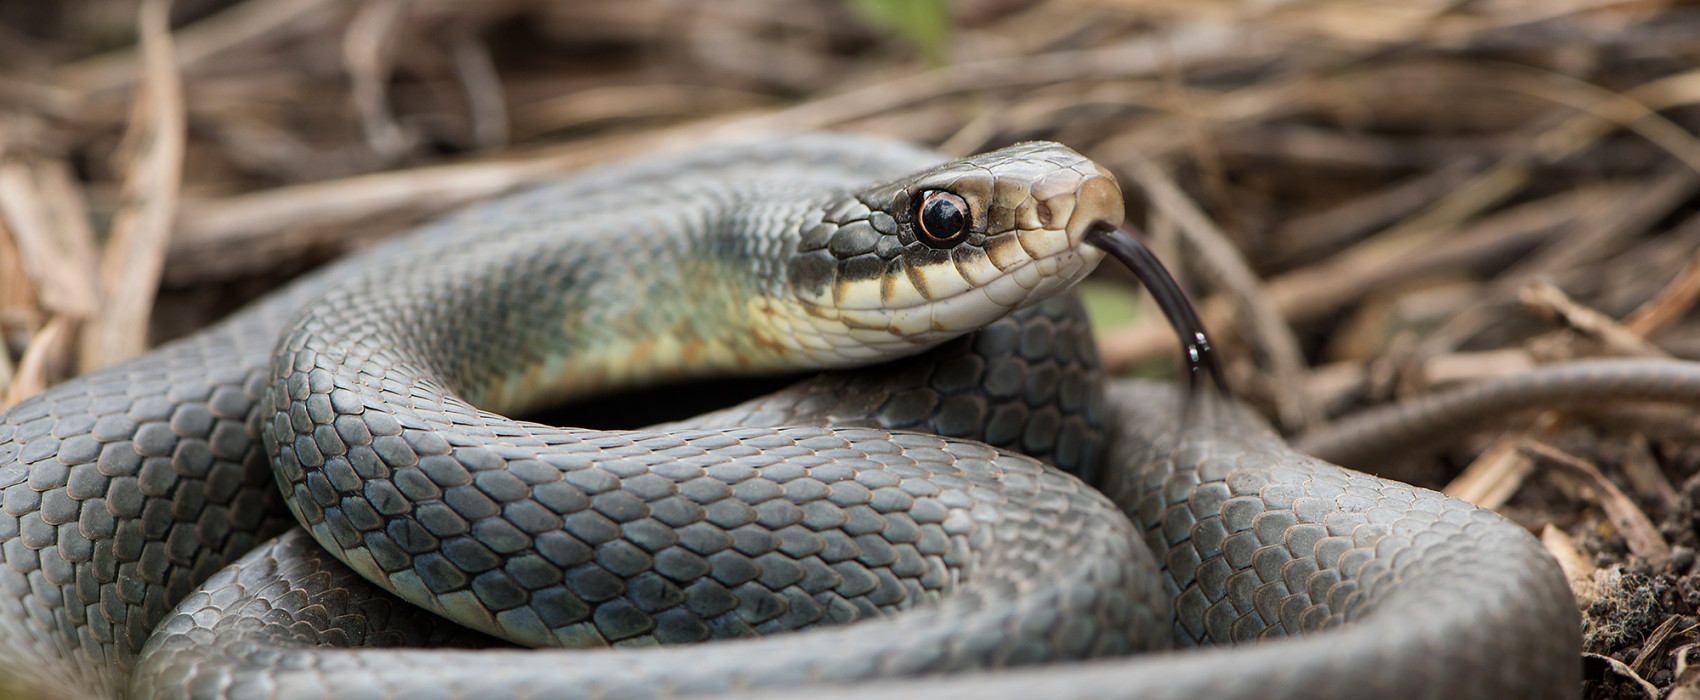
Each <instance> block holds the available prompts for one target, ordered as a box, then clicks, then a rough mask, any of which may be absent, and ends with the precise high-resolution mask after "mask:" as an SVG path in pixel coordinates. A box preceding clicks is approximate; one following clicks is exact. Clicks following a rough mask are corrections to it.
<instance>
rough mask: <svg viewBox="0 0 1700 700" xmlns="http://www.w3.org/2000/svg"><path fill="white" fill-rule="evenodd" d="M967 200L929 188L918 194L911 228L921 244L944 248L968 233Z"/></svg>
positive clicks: (951, 193)
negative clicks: (917, 233) (918, 201)
mask: <svg viewBox="0 0 1700 700" xmlns="http://www.w3.org/2000/svg"><path fill="white" fill-rule="evenodd" d="M969 215H970V213H969V209H968V200H965V199H963V198H962V197H961V196H959V195H957V194H955V193H953V192H946V191H944V190H932V191H930V192H927V193H926V194H923V195H921V203H920V204H919V205H917V206H916V207H915V228H916V230H918V231H919V232H920V236H919V237H920V239H921V242H922V243H926V244H927V245H929V246H931V247H934V248H948V247H950V246H952V245H955V244H956V243H957V242H959V241H961V240H962V239H963V238H966V237H967V236H968V229H969V225H968V224H969Z"/></svg>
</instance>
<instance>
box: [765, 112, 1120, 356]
mask: <svg viewBox="0 0 1700 700" xmlns="http://www.w3.org/2000/svg"><path fill="white" fill-rule="evenodd" d="M938 192H947V193H950V194H952V195H955V196H957V197H960V198H961V201H962V202H964V203H965V204H966V206H967V207H968V217H967V219H968V220H967V222H966V231H965V232H964V235H962V236H961V237H960V242H959V243H956V244H955V245H953V246H950V247H948V248H947V247H939V246H938V242H937V240H936V239H935V240H933V241H931V242H928V241H926V240H923V238H922V236H920V235H918V229H919V224H918V221H917V219H918V216H919V215H918V211H917V210H918V209H919V204H920V203H921V202H923V201H925V200H926V198H927V196H929V193H938ZM1123 216H1124V205H1123V202H1122V195H1121V188H1120V186H1119V185H1118V184H1117V183H1116V179H1115V177H1114V176H1113V175H1111V174H1110V172H1109V171H1108V170H1106V169H1105V168H1104V167H1102V166H1100V165H1098V164H1096V163H1093V162H1092V161H1090V160H1088V159H1086V158H1085V157H1084V156H1081V155H1080V154H1079V153H1076V152H1074V151H1073V150H1070V149H1068V148H1067V147H1065V146H1062V145H1059V144H1055V143H1049V142H1029V143H1022V144H1017V145H1014V146H1010V147H1008V148H1004V149H1001V150H998V151H993V152H991V153H986V154H983V155H979V156H974V157H971V158H965V159H962V160H957V161H952V162H950V163H945V164H943V165H940V166H937V167H935V168H932V169H930V170H927V171H924V172H921V173H918V174H915V175H912V176H910V177H908V178H904V179H901V180H897V181H895V182H890V183H885V184H882V185H877V186H874V187H870V188H867V189H865V190H862V191H860V192H857V193H855V194H853V195H851V196H849V197H846V198H844V199H842V200H839V201H837V202H834V203H832V204H829V205H827V206H825V207H823V208H822V214H821V218H820V219H819V221H818V222H811V224H809V225H807V226H804V227H803V233H802V236H801V238H800V239H799V241H798V246H797V253H796V254H795V257H794V259H793V260H792V262H791V264H790V265H789V268H788V274H789V282H790V288H791V291H792V293H793V294H794V295H795V308H794V309H793V310H792V311H791V313H789V314H788V316H790V318H788V319H787V320H786V322H785V323H784V324H783V325H785V326H787V327H789V328H792V329H796V328H799V327H807V328H811V329H814V330H816V331H818V332H819V333H822V334H826V335H827V336H829V339H828V340H827V342H826V345H828V346H830V347H831V348H833V352H832V353H831V355H832V357H824V356H820V355H821V354H820V353H818V352H815V353H812V354H813V355H814V356H816V358H817V359H818V361H819V362H820V365H821V366H841V365H844V364H849V363H853V362H864V361H868V360H874V359H880V358H885V357H891V356H894V355H904V354H910V353H914V352H918V351H920V350H922V349H925V348H928V347H931V346H933V345H936V344H938V343H940V342H943V341H945V340H947V339H949V338H952V337H955V336H957V335H960V334H962V333H966V332H968V331H972V330H974V329H977V328H979V327H981V326H984V325H986V324H987V323H991V322H992V321H995V320H997V319H998V318H1001V317H1002V316H1003V315H1004V314H1007V313H1009V312H1010V311H1013V310H1015V309H1018V308H1021V307H1023V306H1026V305H1028V304H1031V303H1034V302H1037V301H1040V300H1043V299H1045V298H1047V297H1049V296H1051V295H1053V294H1055V293H1057V292H1059V291H1061V290H1063V289H1065V288H1067V287H1069V286H1071V285H1073V284H1074V283H1075V282H1077V281H1079V280H1080V279H1081V278H1082V277H1085V276H1086V274H1088V273H1090V272H1091V271H1092V270H1093V269H1094V268H1095V267H1096V266H1097V264H1098V262H1099V261H1100V260H1102V259H1103V256H1104V253H1103V251H1101V250H1099V249H1098V248H1096V247H1094V246H1091V245H1088V244H1087V243H1086V238H1087V236H1088V234H1089V233H1090V232H1091V231H1093V230H1094V229H1096V228H1099V227H1102V226H1104V225H1110V226H1114V225H1116V224H1119V223H1120V222H1121V220H1122V218H1123ZM805 319H806V321H804V320H805ZM766 335H767V336H768V337H773V336H776V335H778V334H777V333H768V334H766ZM804 345H805V343H804V342H803V341H800V340H798V341H793V342H792V346H793V347H794V349H795V350H796V351H798V352H800V353H803V354H810V353H808V352H807V351H805V350H804ZM816 345H818V343H817V344H816Z"/></svg>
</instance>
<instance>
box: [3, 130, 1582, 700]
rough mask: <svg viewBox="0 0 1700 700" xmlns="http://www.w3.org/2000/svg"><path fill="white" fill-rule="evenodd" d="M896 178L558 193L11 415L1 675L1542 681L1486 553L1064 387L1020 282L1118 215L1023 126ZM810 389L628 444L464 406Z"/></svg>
mask: <svg viewBox="0 0 1700 700" xmlns="http://www.w3.org/2000/svg"><path fill="white" fill-rule="evenodd" d="M941 161H942V158H941V157H940V156H938V155H937V154H935V153H932V152H929V151H926V150H922V149H917V148H914V147H911V146H906V145H902V144H898V143H893V142H888V141H884V140H878V139H871V138H866V137H855V136H846V135H822V134H816V135H797V136H790V137H784V138H771V139H767V140H763V141H760V142H751V143H743V144H732V145H721V146H711V147H704V148H698V149H695V150H690V151H683V152H678V153H669V154H661V155H654V156H649V157H644V158H638V159H635V160H633V161H630V162H627V163H623V164H619V165H615V166H610V167H607V168H602V169H598V170H594V171H591V172H586V173H580V174H577V175H573V176H568V177H564V178H561V179H559V180H558V181H555V182H552V183H549V184H545V185H542V186H539V187H536V188H533V189H530V190H526V191H523V192H520V193H516V194H513V195H510V196H507V197H504V198H501V199H499V200H496V201H494V202H490V203H487V204H484V205H481V206H477V207H474V208H471V209H469V210H467V211H465V212H462V213H460V214H457V215H454V216H451V217H447V218H445V219H443V220H440V221H439V222H436V223H434V224H431V225H427V226H425V227H424V228H422V229H421V230H419V231H417V232H415V233H414V234H412V235H410V236H407V237H404V238H402V239H399V240H397V241H395V242H392V243H389V244H386V245H382V246H378V247H375V248H373V249H371V250H368V251H365V252H362V253H359V254H356V255H354V256H351V257H350V258H347V259H345V260H343V261H339V262H337V263H333V264H331V265H329V266H327V267H326V268H324V269H323V270H321V271H319V272H316V273H313V274H311V275H308V276H307V277H305V278H304V279H302V280H300V281H297V282H295V283H293V284H292V285H291V286H289V287H287V288H285V289H283V290H281V291H279V292H276V293H274V294H273V295H272V296H270V297H267V298H266V299H264V300H262V301H260V302H258V303H256V304H254V305H252V306H250V307H249V308H248V309H246V310H244V311H242V312H239V313H238V314H236V315H235V316H233V317H231V318H230V319H227V320H226V321H224V322H222V323H220V324H219V325H217V326H215V327H213V328H211V329H208V330H206V331H203V332H201V333H199V334H197V335H195V336H192V337H190V338H187V339H184V340H180V341H177V342H175V343H172V344H170V345H167V346H164V347H162V348H160V349H158V350H155V351H154V352H152V353H150V354H148V355H145V356H143V357H141V358H138V359H136V360H134V361H131V362H129V363H126V364H124V365H121V366H118V367H114V368H110V369H107V370H102V371H99V372H95V373H92V374H90V375H87V376H85V377H82V378H78V379H75V380H72V381H69V382H66V383H64V384H61V385H59V386H57V387H54V388H52V389H50V390H49V391H47V392H46V393H44V394H42V395H40V396H37V397H35V398H32V399H29V400H27V401H25V402H22V403H20V404H19V405H17V406H16V407H14V408H12V409H11V410H9V411H7V412H6V413H5V414H3V415H0V486H3V487H4V494H3V497H0V559H3V562H4V565H3V566H0V680H3V681H4V687H5V688H6V689H8V690H10V691H12V695H13V696H16V697H38V696H39V697H135V698H156V697H157V698H165V697H193V698H222V697H228V698H280V699H281V698H310V697H311V698H316V697H334V698H379V697H407V698H416V697H418V698H432V697H443V698H455V697H467V698H500V697H516V698H518V697H528V698H543V697H551V698H552V697H598V698H642V697H671V696H685V695H736V696H740V697H750V696H754V695H760V694H762V693H766V692H773V693H786V692H793V691H794V686H798V685H809V686H819V687H814V688H811V689H810V690H809V691H808V692H809V697H838V696H857V697H863V696H866V697H873V694H874V693H879V694H881V695H882V696H887V697H890V696H893V695H892V694H893V693H895V694H896V695H895V696H896V697H932V696H941V697H964V698H967V697H974V698H990V697H1010V698H1015V697H1082V698H1085V697H1094V698H1098V697H1151V698H1159V697H1173V698H1198V697H1292V698H1299V697H1306V698H1349V697H1379V698H1387V699H1394V698H1505V697H1575V696H1576V695H1577V693H1578V689H1579V673H1580V671H1579V665H1578V662H1577V652H1578V650H1579V648H1578V647H1579V634H1578V624H1579V621H1578V613H1577V610H1576V608H1575V604H1574V602H1573V600H1572V599H1571V597H1570V594H1569V591H1568V588H1567V587H1566V584H1565V581H1564V578H1563V576H1562V574H1561V573H1560V572H1559V570H1558V568H1557V566H1556V564H1554V563H1553V562H1552V561H1551V560H1550V559H1549V558H1548V557H1547V556H1546V555H1545V554H1544V553H1543V552H1542V550H1541V548H1540V547H1539V545H1538V544H1537V543H1536V542H1535V541H1534V540H1533V538H1531V537H1530V536H1529V535H1528V534H1527V533H1526V532H1524V531H1523V530H1522V529H1520V528H1518V527H1517V526H1515V525H1512V524H1510V523H1508V522H1506V521H1504V520H1502V519H1501V518H1499V517H1497V516H1495V515H1494V514H1492V513H1491V512H1488V511H1486V510H1482V509H1479V508H1476V507H1474V506H1471V505H1469V504H1467V503H1463V502H1460V501H1456V500H1452V499H1448V498H1445V497H1444V496H1441V495H1439V494H1436V493H1433V492H1430V491H1426V490H1423V489H1418V488H1415V487H1411V486H1407V485H1404V484H1400V483H1396V482H1391V481H1385V480H1381V479H1377V478H1374V477H1370V476H1367V475H1363V474H1359V473H1356V472H1351V471H1348V470H1344V469H1341V468H1339V467H1335V466H1332V465H1328V464H1326V463H1323V462H1320V461H1318V460H1315V459H1312V458H1309V457H1306V456H1304V455H1302V454H1299V453H1297V452H1294V451H1292V450H1291V449H1290V448H1288V447H1287V446H1286V445H1285V444H1284V443H1283V442H1281V441H1280V440H1279V439H1278V438H1277V437H1276V436H1274V435H1273V434H1272V433H1271V432H1270V431H1269V430H1268V429H1267V428H1266V427H1264V426H1263V425H1262V424H1260V423H1259V422H1257V420H1256V419H1255V418H1253V417H1251V416H1250V415H1249V414H1248V413H1247V412H1245V411H1244V409H1241V408H1239V407H1237V406H1236V405H1235V404H1233V403H1232V402H1230V401H1227V400H1224V399H1222V398H1220V397H1218V396H1216V395H1214V394H1211V393H1206V392H1197V393H1195V394H1193V395H1191V397H1190V398H1186V397H1183V396H1182V395H1178V394H1176V393H1175V392H1173V391H1170V390H1167V389H1164V388H1162V387H1155V386H1149V385H1140V384H1133V383H1116V384H1113V385H1110V386H1108V387H1107V388H1106V387H1104V386H1101V385H1099V384H1098V383H1096V381H1095V375H1096V371H1097V366H1096V356H1095V354H1094V351H1093V350H1092V345H1091V340H1090V335H1089V333H1088V332H1087V330H1086V327H1085V324H1084V322H1083V320H1082V318H1081V313H1080V310H1079V307H1078V305H1077V303H1076V302H1074V301H1073V300H1072V299H1071V298H1070V297H1069V296H1068V295H1067V294H1064V293H1063V292H1064V290H1066V289H1067V288H1068V286H1069V285H1071V284H1072V283H1073V282H1074V281H1076V280H1078V279H1079V278H1081V277H1083V276H1084V275H1085V274H1086V273H1088V272H1090V271H1091V269H1092V268H1093V267H1094V266H1095V265H1096V263H1097V262H1098V261H1099V259H1100V258H1101V257H1102V255H1103V253H1102V251H1100V250H1099V249H1097V248H1095V247H1093V246H1092V245H1090V244H1088V243H1086V242H1085V240H1086V237H1087V236H1088V234H1090V233H1091V232H1093V231H1095V230H1099V231H1101V230H1102V229H1103V228H1104V227H1106V226H1115V225H1116V224H1118V223H1119V222H1120V220H1121V218H1122V215H1123V212H1122V200H1121V194H1120V191H1119V189H1118V188H1117V186H1116V184H1115V181H1114V179H1113V177H1111V176H1110V175H1109V174H1108V173H1107V171H1105V170H1104V169H1103V168H1101V167H1099V166H1097V165H1095V164H1093V163H1091V162H1090V161H1088V160H1086V159H1084V158H1082V157H1081V156H1079V155H1077V154H1075V153H1074V152H1072V151H1069V150H1068V149H1066V148H1064V147H1061V146H1058V145H1055V144H1047V143H1031V144H1022V145H1018V146H1013V147H1010V148H1007V149H1004V150H1000V151H996V152H992V153H989V154H984V155H981V156H976V157H974V158H970V159H965V160H961V161H953V162H948V163H943V164H941ZM977 330H978V332H977V333H974V331H977ZM969 333H972V334H971V335H964V334H969ZM882 360H884V361H887V362H886V364H883V365H881V366H879V367H878V368H875V369H872V370H867V371H863V370H854V369H849V368H852V367H855V366H858V365H862V364H867V363H873V362H879V361H882ZM821 369H828V370H834V371H832V372H829V373H827V374H824V375H820V376H817V377H815V378H813V379H808V380H805V381H804V382H803V383H802V384H799V385H797V386H796V387H793V388H791V389H788V390H785V391H783V392H781V393H778V394H774V395H772V396H767V397H763V398H758V399H754V400H751V401H750V402H747V403H745V404H742V405H739V406H735V407H733V408H729V409H725V410H722V411H719V412H716V413H712V414H709V415H705V416H702V417H700V418H697V419H692V420H688V421H684V422H681V423H678V424H672V425H667V426H660V427H656V428H651V429H644V430H636V431H632V430H621V431H608V432H597V431H590V430H583V429H570V428H557V427H551V426H546V425H542V424H538V423H531V422H525V421H515V420H510V419H508V418H504V417H503V414H504V413H526V412H529V411H533V410H535V409H537V408H539V407H541V406H544V405H547V404H551V403H554V402H557V401H560V400H563V399H570V398H583V397H587V396H594V395H598V394H603V393H606V392H611V391H614V390H616V389H621V388H626V387H631V386H641V385H646V384H654V383H659V382H663V381H673V380H680V379H689V378H694V377H703V376H709V375H716V374H723V373H732V374H739V373H743V374H748V373H771V372H782V371H801V370H811V371H812V370H821ZM1015 450H1020V451H1026V452H1029V453H1031V454H1033V455H1035V456H1036V457H1039V458H1040V459H1043V460H1045V462H1044V463H1042V462H1040V461H1038V460H1036V459H1034V458H1032V457H1025V456H1021V455H1018V454H1016V453H1015V452H1014V451H1015ZM1053 465H1054V466H1053ZM1059 467H1061V468H1063V469H1067V470H1069V471H1072V472H1074V473H1075V474H1079V475H1081V476H1082V477H1085V478H1087V479H1090V480H1092V481H1093V482H1094V484H1095V485H1096V486H1097V489H1093V488H1090V487H1088V486H1086V485H1085V483H1083V482H1082V481H1081V480H1080V479H1077V478H1075V477H1074V476H1070V475H1068V474H1065V473H1064V471H1062V470H1060V469H1059ZM280 486H281V489H280V488H279V487H280ZM284 496H287V499H286V498H284ZM297 523H299V525H300V526H301V527H297V526H296V525H297ZM274 537H275V539H273V538H274ZM374 584H377V585H374ZM380 586H381V587H380ZM415 606H418V607H423V608H425V609H427V610H430V611H432V612H434V613H437V615H427V614H421V613H419V612H417V610H415ZM450 618H452V619H454V620H456V621H457V622H458V623H459V624H454V623H450V622H449V621H448V619H450ZM850 622H854V624H842V625H840V624H832V623H850ZM798 628H806V629H800V631H794V632H785V631H784V630H789V629H798ZM769 633H773V634H769ZM496 636H500V637H504V638H506V639H509V640H513V641H515V642H519V643H522V644H525V645H528V646H539V647H599V648H594V649H568V650H516V649H513V648H511V647H509V646H506V645H507V644H508V643H507V642H503V641H500V640H498V639H496V638H495V637H496ZM1282 636H1294V637H1296V638H1295V639H1290V640H1285V641H1265V642H1260V643H1256V644H1250V645H1244V646H1227V645H1229V644H1230V643H1233V642H1239V641H1246V640H1252V639H1259V638H1266V637H1282ZM743 637H754V638H751V639H741V638H743ZM719 638H735V639H726V640H719ZM708 639H716V640H717V641H713V642H710V643H703V644H697V643H695V642H700V641H704V640H708ZM1175 645H1180V646H1206V647H1211V648H1207V649H1193V650H1187V651H1183V652H1172V653H1170V652H1163V651H1161V650H1163V649H1166V648H1169V647H1171V646H1175ZM425 646H435V647H439V648H432V649H426V648H414V647H425ZM350 647H353V648H350ZM443 647H446V648H443ZM1134 652H1153V653H1147V654H1144V655H1138V656H1130V654H1133V653H1134Z"/></svg>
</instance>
